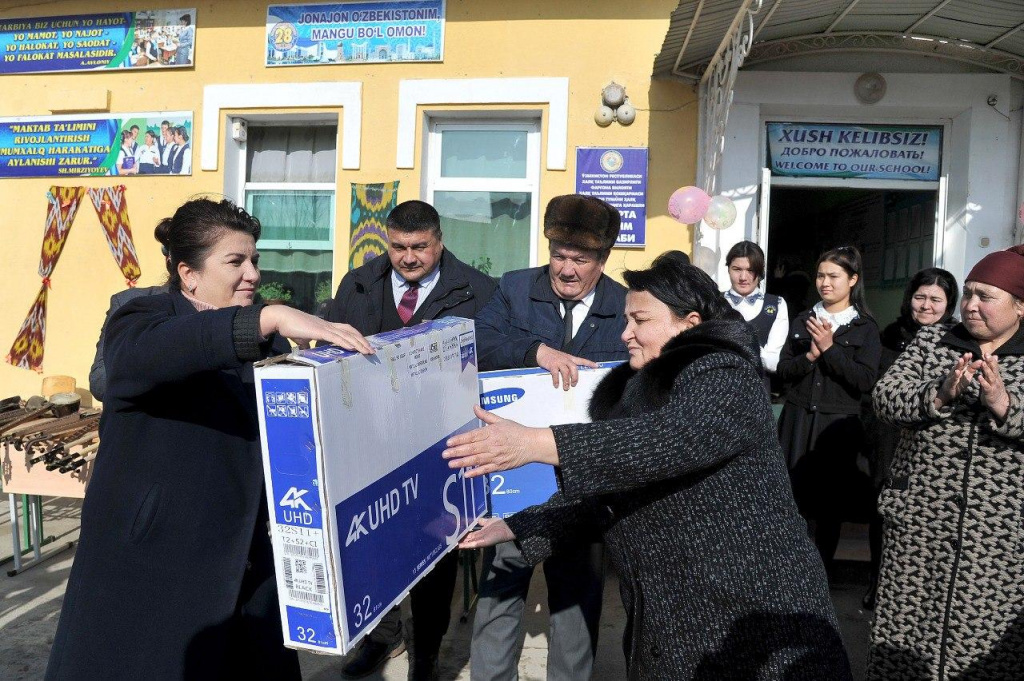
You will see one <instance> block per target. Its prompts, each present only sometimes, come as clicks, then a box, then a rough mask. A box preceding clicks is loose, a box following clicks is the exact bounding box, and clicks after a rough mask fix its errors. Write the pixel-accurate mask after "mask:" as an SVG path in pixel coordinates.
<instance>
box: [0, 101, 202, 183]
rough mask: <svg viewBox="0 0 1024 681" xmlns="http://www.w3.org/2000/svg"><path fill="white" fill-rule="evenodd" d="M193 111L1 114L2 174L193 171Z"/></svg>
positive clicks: (9, 175) (110, 173) (43, 174)
mask: <svg viewBox="0 0 1024 681" xmlns="http://www.w3.org/2000/svg"><path fill="white" fill-rule="evenodd" d="M191 139H192V112H191V111H168V112H162V113H161V112H153V113H119V114H87V115H75V116H25V117H19V118H0V178H10V177H64V176H67V175H191V174H192V141H191Z"/></svg>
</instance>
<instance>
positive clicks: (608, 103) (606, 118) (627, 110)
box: [594, 81, 636, 128]
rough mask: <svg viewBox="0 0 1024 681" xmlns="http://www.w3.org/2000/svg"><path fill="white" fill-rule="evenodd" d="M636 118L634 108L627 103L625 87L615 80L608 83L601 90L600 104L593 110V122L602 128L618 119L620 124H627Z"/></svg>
mask: <svg viewBox="0 0 1024 681" xmlns="http://www.w3.org/2000/svg"><path fill="white" fill-rule="evenodd" d="M635 120H636V109H634V108H633V105H632V104H630V103H629V97H627V96H626V88H624V87H623V86H621V85H619V84H618V83H616V82H615V81H612V82H611V83H608V84H607V85H605V86H604V89H603V90H601V106H599V107H597V111H595V112H594V122H595V123H597V124H598V125H600V126H601V127H602V128H606V127H608V126H609V125H611V124H612V121H618V122H619V123H621V124H622V125H629V124H630V123H632V122H633V121H635Z"/></svg>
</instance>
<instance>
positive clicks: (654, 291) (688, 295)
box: [622, 251, 742, 322]
mask: <svg viewBox="0 0 1024 681" xmlns="http://www.w3.org/2000/svg"><path fill="white" fill-rule="evenodd" d="M679 255H682V254H681V253H679V251H669V252H667V253H662V254H661V255H659V256H658V257H657V258H655V259H654V262H652V263H651V266H650V267H648V268H647V269H646V270H626V271H625V272H623V273H622V278H623V279H624V280H625V281H626V286H628V287H629V290H630V291H647V292H648V293H650V294H651V295H652V296H654V297H655V298H657V299H658V300H660V301H661V302H663V303H665V304H666V305H668V308H669V309H670V310H671V311H672V314H674V315H675V316H676V317H678V318H680V319H682V318H683V317H685V316H686V315H688V314H690V313H691V312H696V313H697V314H699V315H700V318H701V321H705V322H706V321H709V320H712V319H742V317H741V316H740V313H739V312H736V310H734V309H732V306H731V305H729V303H728V301H726V299H725V296H723V295H722V292H721V291H719V290H718V286H716V285H715V282H714V281H713V280H712V279H711V277H709V276H708V274H707V273H706V272H705V271H704V270H702V269H700V268H699V267H697V266H696V265H691V264H689V263H687V262H683V259H682V258H680V257H679Z"/></svg>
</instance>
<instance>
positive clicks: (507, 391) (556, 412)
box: [480, 362, 619, 518]
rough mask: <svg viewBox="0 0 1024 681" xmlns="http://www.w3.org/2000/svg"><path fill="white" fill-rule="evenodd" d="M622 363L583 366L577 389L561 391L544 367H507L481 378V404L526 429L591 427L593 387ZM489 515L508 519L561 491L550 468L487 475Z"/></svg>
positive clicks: (536, 465) (533, 467)
mask: <svg viewBox="0 0 1024 681" xmlns="http://www.w3.org/2000/svg"><path fill="white" fill-rule="evenodd" d="M618 365H619V362H603V363H601V364H600V367H599V368H597V369H586V368H582V367H581V368H580V378H579V381H577V383H576V385H575V386H573V387H571V388H569V390H563V389H562V388H561V387H559V388H556V387H554V385H553V384H552V382H551V374H550V373H548V372H547V371H545V370H544V369H507V370H502V371H484V372H481V374H480V406H482V407H483V408H484V409H487V410H488V411H493V412H494V413H495V414H497V415H498V416H500V417H502V418H506V419H512V420H513V421H517V422H518V423H521V424H523V425H524V426H532V427H537V428H541V427H546V426H556V425H560V424H563V423H587V422H589V421H590V416H589V415H588V414H587V407H588V406H589V405H590V397H591V395H592V394H593V392H594V388H596V387H597V384H598V383H600V382H601V379H602V378H604V377H605V375H606V374H607V373H608V372H609V371H610V370H611V369H612V367H615V366H618ZM488 477H489V479H490V482H489V494H490V501H491V515H493V516H494V517H496V518H507V517H509V516H510V515H512V514H513V513H517V512H519V511H521V510H523V509H524V508H526V507H528V506H533V505H534V504H541V503H544V502H545V501H547V500H548V499H549V498H550V497H551V495H552V494H554V493H555V492H556V491H557V490H558V485H557V483H556V482H555V472H554V469H553V468H552V467H551V466H548V465H546V464H541V463H531V464H527V465H525V466H523V467H522V468H516V469H514V470H511V471H504V472H502V473H492V474H490V475H489V476H488Z"/></svg>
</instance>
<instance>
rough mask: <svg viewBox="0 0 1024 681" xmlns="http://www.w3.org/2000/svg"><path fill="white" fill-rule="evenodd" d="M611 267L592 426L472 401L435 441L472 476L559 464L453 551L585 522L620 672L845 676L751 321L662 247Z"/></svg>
mask: <svg viewBox="0 0 1024 681" xmlns="http://www.w3.org/2000/svg"><path fill="white" fill-rule="evenodd" d="M623 276H624V278H625V280H626V283H627V284H628V285H629V293H628V294H627V297H626V317H627V324H626V329H625V331H624V332H623V335H622V338H623V341H624V342H625V343H626V345H627V347H628V348H629V352H630V359H629V362H628V363H625V364H622V365H620V366H618V367H616V368H615V369H613V370H612V371H611V372H610V373H609V374H608V375H607V376H606V377H605V378H604V379H603V380H602V381H601V383H600V385H599V386H598V388H597V390H596V392H595V393H594V396H593V399H592V400H591V403H590V413H591V416H592V417H593V418H594V419H595V422H594V423H583V424H567V425H560V426H553V427H551V428H526V427H524V426H521V425H519V424H517V423H515V422H513V421H506V420H504V419H501V418H499V417H497V416H495V415H494V414H493V413H491V412H485V411H482V410H478V412H477V415H478V416H479V418H481V420H483V421H484V422H486V423H488V424H489V425H487V426H485V427H484V428H481V429H478V430H475V431H471V432H470V433H466V434H464V435H461V436H456V437H454V438H452V439H451V440H449V443H448V444H449V446H450V447H451V448H450V449H448V450H446V451H445V453H444V455H445V457H447V458H449V459H452V461H450V464H451V465H452V466H453V467H459V466H464V465H475V466H478V468H476V469H474V470H467V472H466V475H467V476H470V477H472V476H474V475H479V474H481V473H486V472H491V471H496V470H507V469H508V468H515V467H517V466H521V465H523V464H525V463H527V462H528V461H531V460H535V461H540V462H543V463H549V464H552V465H557V466H558V469H557V470H558V480H559V487H560V492H559V493H558V494H556V495H555V496H554V497H552V500H551V501H549V502H547V503H545V504H541V505H539V506H533V507H531V508H528V509H525V510H523V511H520V512H519V513H516V514H515V515H514V516H513V517H511V518H508V520H507V522H506V521H504V520H499V519H490V520H485V521H484V522H483V523H482V525H483V528H482V529H481V530H480V531H479V532H476V533H474V534H471V535H469V537H468V538H467V539H466V540H464V542H463V543H462V544H460V546H464V547H466V548H475V547H479V546H483V545H491V544H494V543H496V542H499V541H508V540H512V539H514V540H516V542H517V544H518V545H519V547H520V549H521V550H522V552H523V556H524V557H525V558H526V560H528V561H529V562H531V563H533V564H536V563H539V562H541V561H542V560H544V559H545V558H546V557H547V556H548V555H550V553H551V552H552V550H553V549H554V548H555V547H558V546H562V545H563V542H566V543H571V542H573V541H574V540H575V538H577V537H578V536H579V534H580V533H581V531H582V530H584V529H587V530H590V529H593V528H594V527H599V528H601V529H602V530H603V531H604V536H605V541H606V543H607V551H608V554H609V557H610V558H611V561H612V564H613V566H614V567H615V569H616V571H617V572H618V574H619V590H620V594H621V596H622V602H623V605H624V606H625V609H626V614H627V618H628V619H627V623H626V631H625V634H624V637H623V650H624V652H625V655H626V664H627V669H628V676H629V678H630V679H656V680H658V681H661V680H669V679H671V680H672V681H683V680H685V679H695V680H700V681H723V680H726V679H764V680H766V681H768V680H771V679H777V680H780V681H781V680H782V679H785V680H786V681H824V680H826V679H827V680H828V681H844V680H846V679H849V678H850V667H849V662H848V660H847V656H846V651H845V649H844V648H843V643H842V640H841V638H840V636H839V632H838V626H837V623H836V618H835V612H834V610H833V607H832V603H831V602H830V601H829V595H828V585H827V582H826V579H825V571H824V569H823V567H822V564H821V560H820V558H819V557H818V554H817V551H815V549H814V547H813V545H812V544H811V541H810V538H809V537H808V536H807V529H806V525H805V524H804V522H803V520H802V519H801V518H800V516H799V514H798V513H797V510H796V504H795V503H794V501H793V495H792V493H791V491H790V488H789V480H788V475H787V472H786V464H785V460H784V459H783V456H782V452H781V451H780V449H779V443H778V440H777V439H776V437H775V434H774V425H775V424H774V419H773V418H772V414H771V409H770V405H769V402H768V395H767V393H765V391H764V390H763V389H762V388H761V386H762V383H761V360H760V352H759V348H758V345H757V341H756V339H755V336H754V334H753V331H752V330H751V329H750V328H749V327H748V326H747V325H746V324H745V323H744V322H743V320H742V317H740V315H739V314H738V313H736V312H735V311H733V310H732V309H731V308H730V307H729V306H728V304H727V303H726V301H725V298H724V297H723V296H722V295H721V294H720V293H719V292H718V289H717V287H716V286H715V284H714V282H713V281H712V280H711V278H710V277H709V276H708V275H707V274H705V273H704V272H702V271H701V270H700V269H699V268H697V267H694V266H692V265H688V264H682V263H680V261H679V260H678V259H676V258H675V257H674V256H672V255H668V254H666V255H663V256H661V257H659V258H657V259H656V260H655V261H654V263H653V264H652V265H651V268H650V269H649V270H641V271H629V272H626V273H625V274H624V275H623ZM534 457H536V458H534ZM459 459H461V460H459Z"/></svg>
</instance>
